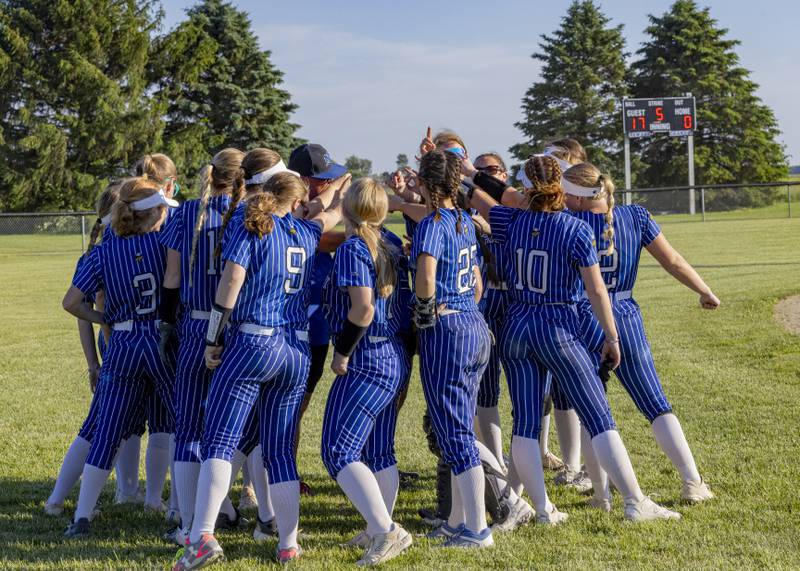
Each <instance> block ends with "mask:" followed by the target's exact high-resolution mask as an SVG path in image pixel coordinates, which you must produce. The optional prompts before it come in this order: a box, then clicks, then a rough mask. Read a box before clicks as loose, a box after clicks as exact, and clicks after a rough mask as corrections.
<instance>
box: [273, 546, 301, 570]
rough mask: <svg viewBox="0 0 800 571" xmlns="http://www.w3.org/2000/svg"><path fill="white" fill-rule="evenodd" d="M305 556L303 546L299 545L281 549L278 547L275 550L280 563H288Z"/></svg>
mask: <svg viewBox="0 0 800 571" xmlns="http://www.w3.org/2000/svg"><path fill="white" fill-rule="evenodd" d="M302 556H303V548H302V547H300V546H299V545H298V546H297V547H290V548H289V549H281V548H280V547H278V548H277V549H276V550H275V559H277V560H278V563H280V564H281V565H286V564H287V563H291V562H293V561H297V560H298V559H300V558H301V557H302Z"/></svg>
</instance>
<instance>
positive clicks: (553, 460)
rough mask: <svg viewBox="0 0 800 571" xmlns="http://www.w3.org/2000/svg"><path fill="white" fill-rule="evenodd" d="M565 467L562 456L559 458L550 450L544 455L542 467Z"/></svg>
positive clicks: (556, 468)
mask: <svg viewBox="0 0 800 571" xmlns="http://www.w3.org/2000/svg"><path fill="white" fill-rule="evenodd" d="M563 467H564V462H563V461H562V460H561V458H559V457H558V456H556V455H555V454H553V453H552V452H550V451H549V450H548V451H547V454H545V455H544V456H542V468H544V469H545V470H554V471H555V470H561V469H562V468H563Z"/></svg>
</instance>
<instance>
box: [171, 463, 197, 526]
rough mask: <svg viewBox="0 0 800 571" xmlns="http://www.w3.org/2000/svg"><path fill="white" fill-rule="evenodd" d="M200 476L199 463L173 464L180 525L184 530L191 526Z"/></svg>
mask: <svg viewBox="0 0 800 571" xmlns="http://www.w3.org/2000/svg"><path fill="white" fill-rule="evenodd" d="M199 476H200V463H199V462H175V489H176V491H177V493H178V506H179V509H180V510H181V525H182V526H183V528H184V529H186V528H188V527H189V526H190V525H192V519H193V518H194V504H195V501H196V500H197V479H198V478H199Z"/></svg>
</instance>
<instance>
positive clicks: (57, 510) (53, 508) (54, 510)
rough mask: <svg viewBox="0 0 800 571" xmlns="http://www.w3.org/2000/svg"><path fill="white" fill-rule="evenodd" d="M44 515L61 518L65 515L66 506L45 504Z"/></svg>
mask: <svg viewBox="0 0 800 571" xmlns="http://www.w3.org/2000/svg"><path fill="white" fill-rule="evenodd" d="M44 513H46V514H47V515H50V516H53V517H55V516H60V515H61V514H63V513H64V504H51V503H48V502H45V504H44Z"/></svg>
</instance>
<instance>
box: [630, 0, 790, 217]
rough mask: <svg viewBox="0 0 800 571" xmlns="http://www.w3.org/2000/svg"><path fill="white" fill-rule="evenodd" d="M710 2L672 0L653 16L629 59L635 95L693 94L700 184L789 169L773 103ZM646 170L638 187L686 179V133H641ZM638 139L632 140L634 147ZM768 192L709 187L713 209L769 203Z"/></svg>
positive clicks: (663, 202)
mask: <svg viewBox="0 0 800 571" xmlns="http://www.w3.org/2000/svg"><path fill="white" fill-rule="evenodd" d="M727 32H728V31H727V30H726V29H723V28H719V27H718V26H717V23H716V21H715V20H714V19H713V18H712V17H711V14H710V13H709V10H708V8H703V9H700V8H698V6H697V4H696V3H695V2H694V0H677V2H675V3H674V4H673V5H672V6H671V7H670V9H669V11H668V12H666V13H665V14H663V15H662V16H661V17H656V16H650V26H649V27H648V28H647V29H646V33H647V35H648V36H649V39H648V40H647V41H646V42H645V43H644V44H643V46H642V48H641V49H640V50H639V51H638V52H637V53H638V55H639V59H638V60H637V61H636V62H635V63H634V64H633V66H632V71H633V72H634V79H633V91H634V93H635V94H636V96H637V97H665V96H681V95H684V94H686V93H692V95H694V96H695V98H696V100H697V128H698V130H696V131H695V137H694V138H695V169H696V175H695V180H696V183H698V184H714V183H726V182H763V181H775V180H779V179H780V178H781V177H783V176H785V175H786V173H787V162H786V157H785V155H784V152H783V148H782V147H781V145H780V144H779V143H777V142H776V140H775V138H776V137H777V135H778V133H779V131H778V126H777V122H776V120H775V116H774V115H773V113H772V110H771V109H770V108H769V107H767V106H766V105H764V104H763V103H762V102H761V100H760V99H759V98H758V96H757V95H756V90H757V88H758V85H756V84H755V83H754V82H753V81H752V80H750V78H749V76H750V73H749V72H748V71H747V70H746V69H744V68H742V67H740V66H739V56H738V55H737V54H736V52H735V51H734V48H735V47H736V46H737V45H739V43H740V42H739V41H737V40H732V39H728V38H727V37H726V36H727ZM641 141H642V142H641V147H640V148H641V149H642V160H643V162H644V163H645V165H644V169H643V170H642V171H641V172H640V173H639V177H638V184H639V186H672V185H682V184H685V183H686V171H687V154H686V143H685V140H684V139H673V138H669V137H651V138H648V139H644V140H641ZM637 146H638V144H637V143H633V147H634V149H633V150H634V152H636V147H637ZM772 196H774V194H773V193H770V192H765V191H755V190H754V191H751V192H745V191H734V190H731V191H726V192H720V191H714V192H709V193H708V194H707V199H706V203H707V204H708V205H710V207H712V208H733V207H738V206H756V205H758V204H761V203H764V202H768V201H769V200H770V199H771V197H772ZM675 200H676V197H674V196H671V195H669V194H667V193H656V194H650V195H647V201H648V203H649V204H651V205H652V206H654V207H662V208H670V207H672V205H673V204H674V201H675Z"/></svg>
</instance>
